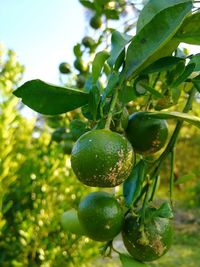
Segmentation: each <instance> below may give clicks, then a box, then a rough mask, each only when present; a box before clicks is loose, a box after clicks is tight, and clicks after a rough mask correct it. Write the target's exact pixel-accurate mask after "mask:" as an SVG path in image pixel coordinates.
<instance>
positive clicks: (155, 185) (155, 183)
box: [149, 175, 159, 201]
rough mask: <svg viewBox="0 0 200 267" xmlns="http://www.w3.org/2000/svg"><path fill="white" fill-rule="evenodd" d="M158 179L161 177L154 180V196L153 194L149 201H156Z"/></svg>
mask: <svg viewBox="0 0 200 267" xmlns="http://www.w3.org/2000/svg"><path fill="white" fill-rule="evenodd" d="M158 177H159V176H158V175H156V176H155V180H154V183H153V189H152V194H151V197H150V199H149V201H153V199H154V195H155V192H156V188H157V184H158Z"/></svg>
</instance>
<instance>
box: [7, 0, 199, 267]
mask: <svg viewBox="0 0 200 267" xmlns="http://www.w3.org/2000/svg"><path fill="white" fill-rule="evenodd" d="M80 3H81V4H82V5H83V6H84V7H86V8H87V9H89V10H90V12H91V20H90V25H91V26H92V28H93V31H94V29H95V30H97V36H98V37H97V39H93V38H92V42H90V44H88V43H86V42H85V38H83V40H82V42H80V43H78V44H76V45H75V46H74V50H73V52H74V55H75V57H76V59H75V61H74V69H73V68H70V70H72V72H68V73H67V75H68V77H69V78H68V79H67V84H66V85H65V86H64V87H61V86H56V85H50V84H47V83H44V82H43V81H39V80H32V81H28V82H26V83H25V84H23V85H22V86H20V87H18V89H17V90H15V91H14V95H15V96H17V97H20V98H21V99H22V102H23V103H24V104H26V105H28V106H29V107H30V108H32V109H34V110H35V111H37V112H40V113H41V114H44V115H50V116H52V115H56V116H54V117H45V120H46V121H47V123H48V124H49V125H51V126H52V123H53V125H56V127H55V128H57V127H63V128H64V131H63V132H62V131H61V133H60V136H61V138H60V137H59V138H58V139H57V144H56V143H55V141H56V140H55V139H54V140H53V138H52V139H51V140H50V139H49V136H48V135H47V134H46V133H45V131H44V129H45V128H44V127H40V129H39V138H34V136H32V137H31V143H32V144H34V148H37V149H36V151H35V150H34V153H33V147H30V148H29V149H27V150H26V153H27V152H28V153H27V154H28V155H29V157H27V158H25V159H24V162H26V163H27V162H28V170H31V174H30V176H27V174H26V172H25V171H24V166H26V164H24V162H22V163H23V164H21V168H19V169H17V170H16V174H17V176H18V177H19V176H22V177H31V180H30V178H29V179H28V180H27V181H26V179H25V180H24V179H23V180H22V179H21V180H17V181H16V182H15V184H12V183H11V184H10V185H9V193H8V194H6V195H5V198H4V201H3V206H4V205H5V204H4V203H6V205H8V207H7V209H5V212H4V213H5V215H4V216H5V218H6V220H7V221H6V224H5V225H4V226H3V227H4V228H3V230H5V227H6V225H8V226H10V228H11V229H12V231H13V232H14V235H13V236H15V237H16V238H17V240H19V243H20V248H19V246H16V247H15V249H14V254H15V253H16V254H15V255H14V257H13V262H12V264H13V266H17V263H16V262H15V260H16V259H17V260H18V258H19V262H20V261H21V257H22V253H19V250H20V249H21V246H22V245H23V246H27V244H28V245H29V246H30V250H27V251H26V256H24V255H23V258H25V259H26V262H25V264H32V265H33V266H34V264H35V266H38V265H39V264H40V265H41V266H56V265H57V266H60V265H63V264H65V263H66V264H69V266H70V264H71V263H72V264H73V261H74V265H75V266H76V264H77V263H78V262H80V261H81V259H82V258H83V255H82V254H81V253H80V252H79V249H80V248H81V247H83V248H84V246H87V243H86V241H87V238H86V239H84V240H83V239H80V238H79V237H78V236H73V235H72V236H71V235H70V234H69V233H67V234H64V233H63V232H62V230H61V229H60V226H59V224H58V218H59V216H58V215H60V213H61V211H63V209H65V210H67V209H71V208H72V207H74V208H76V207H77V205H78V203H79V201H80V198H81V196H82V193H83V192H84V193H85V192H86V191H87V190H86V188H85V187H84V186H82V187H81V186H80V185H79V184H78V182H76V181H75V180H73V178H72V176H71V169H70V168H69V167H66V162H65V160H67V159H68V157H67V156H66V157H65V156H63V153H62V152H63V151H61V150H62V149H63V144H64V143H65V141H66V140H68V141H69V140H70V141H71V142H74V141H76V140H77V139H78V138H79V137H80V136H81V135H82V134H83V133H85V132H86V131H88V130H94V129H104V128H105V129H107V130H108V129H112V131H119V132H120V134H121V135H126V129H123V128H122V127H118V126H119V125H115V124H114V123H113V122H114V118H115V116H116V115H119V114H120V115H121V116H119V119H118V121H119V122H121V119H122V114H123V111H124V109H125V108H126V109H127V110H128V112H129V114H132V113H134V112H138V111H143V112H145V114H147V116H149V118H152V119H153V118H154V119H161V120H163V119H167V120H168V121H169V123H170V125H171V127H170V136H169V139H168V142H167V144H166V146H165V147H163V148H162V149H161V150H159V151H158V152H157V153H156V154H153V155H150V156H149V155H148V156H146V155H143V156H141V155H136V157H135V166H134V167H133V171H132V173H131V176H130V177H129V178H128V179H127V181H125V183H124V185H123V189H122V187H119V188H118V192H117V194H116V197H117V198H118V199H119V201H120V204H121V205H122V206H123V208H124V216H126V215H127V213H132V214H133V215H134V216H137V222H138V223H139V226H140V228H139V233H140V235H141V237H142V236H145V229H144V222H145V218H146V217H147V218H148V216H149V213H148V210H149V206H152V205H153V206H154V205H155V206H156V203H155V202H154V197H155V193H156V192H158V193H159V190H158V187H159V181H160V175H162V168H163V166H164V164H168V168H167V172H165V176H166V175H167V176H168V177H169V179H168V182H167V183H166V182H165V185H166V184H167V186H168V190H169V191H170V193H169V196H168V195H167V197H168V201H167V202H164V203H163V204H162V205H161V206H160V208H159V209H158V211H159V212H156V213H155V214H154V215H155V217H157V218H160V217H165V218H171V217H172V216H171V208H172V207H173V204H174V193H173V192H174V186H175V185H176V180H175V175H174V170H175V149H174V148H175V146H176V143H177V139H178V136H179V133H180V130H181V128H182V126H183V123H184V122H187V123H189V124H192V125H194V126H196V127H197V128H200V119H199V114H195V111H196V110H195V109H194V107H196V106H197V105H198V103H199V99H198V94H197V92H199V91H200V89H199V87H200V86H199V71H200V69H199V56H198V55H188V54H187V53H186V52H185V51H184V50H183V51H182V50H181V49H180V48H179V44H180V43H181V42H185V43H190V44H199V36H198V32H199V30H200V26H199V25H200V24H198V23H197V21H198V20H199V10H198V9H196V8H195V1H189V0H175V1H166V0H162V1H159V2H158V1H156V0H155V1H154V0H152V1H149V2H148V3H147V4H146V5H145V7H144V8H143V10H142V12H141V13H140V15H139V19H138V22H137V25H136V23H135V22H131V23H129V22H128V21H129V20H128V14H127V10H128V8H127V7H131V8H132V11H133V14H132V17H134V14H135V10H136V9H137V8H136V7H137V6H136V5H132V4H131V3H130V2H129V1H125V0H121V1H109V0H101V1H97V0H93V1H90V0H84V1H82V0H81V1H80ZM94 20H96V21H94ZM111 20H114V21H115V22H117V21H119V22H121V21H123V22H124V28H123V29H122V31H116V30H115V29H114V28H112V27H109V22H110V21H111ZM135 26H136V34H134V33H133V31H132V29H133V28H134V27H135ZM89 37H90V36H87V38H89ZM90 40H91V39H90ZM74 73H75V76H73V75H74ZM61 74H63V75H66V73H63V72H61ZM70 77H71V80H73V78H72V77H75V79H74V80H73V81H72V82H71V84H70V83H69V81H70ZM68 84H69V85H68ZM77 108H78V109H77ZM192 108H193V113H194V114H191V113H192V112H191V110H192ZM188 113H189V114H188ZM171 120H173V122H174V121H175V123H173V124H172V123H171ZM22 125H23V123H21V124H20V125H19V127H20V126H22ZM80 125H81V127H80ZM40 126H41V125H40ZM53 127H54V126H53ZM23 128H24V127H23ZM32 129H33V128H32ZM64 136H65V137H64ZM20 137H21V136H20ZM52 137H53V136H52ZM142 137H143V136H141V138H142ZM143 138H144V137H143ZM24 145H25V144H23V146H22V149H23V148H24ZM43 145H44V146H43ZM38 159H39V160H38ZM105 160H106V156H105ZM168 160H169V161H168ZM90 167H91V168H92V166H90ZM25 169H26V168H25ZM26 171H27V170H26ZM32 174H33V176H32ZM66 175H69V178H68V181H67V186H68V187H67V188H70V190H69V191H67V193H69V192H70V194H71V198H72V199H71V201H68V200H67V199H68V198H69V195H68V196H65V193H66V189H65V188H63V177H65V176H66ZM189 177H190V175H189ZM71 179H72V181H71ZM187 179H189V178H188V176H186V178H185V177H184V178H182V180H181V178H180V181H184V182H185V181H186V180H187ZM76 183H77V185H76ZM30 184H31V185H30ZM70 185H71V187H70ZM18 186H19V187H20V189H21V188H23V192H24V191H25V192H27V191H26V190H30V191H28V194H29V197H27V199H26V198H25V200H24V201H21V200H22V199H21V197H22V195H23V194H21V190H19V191H18V190H16V188H18ZM59 186H60V187H59ZM76 186H77V187H76ZM58 188H59V194H58ZM88 191H89V189H88ZM46 192H47V193H48V194H47V193H46ZM122 193H123V196H124V198H123V197H121V195H122ZM54 195H55V197H54ZM66 195H67V194H66ZM65 197H66V198H65ZM165 197H166V195H165ZM12 198H14V200H12ZM30 199H31V200H34V203H33V202H32V201H30ZM65 199H66V200H67V201H68V205H66V204H65ZM37 200H38V201H39V203H40V204H38V203H37ZM29 201H30V202H29ZM8 203H10V204H8ZM15 203H17V204H18V203H20V204H18V205H19V206H20V205H24V206H25V209H27V206H26V205H28V207H30V206H29V205H33V206H32V207H33V208H34V209H33V208H32V209H30V210H31V212H32V211H33V210H34V211H36V214H35V215H34V216H33V217H32V214H29V213H27V214H28V218H30V221H28V222H29V223H27V217H26V216H27V214H26V215H25V220H24V218H23V215H19V218H18V216H17V214H18V213H17V212H16V210H17V211H18V206H16V207H15ZM27 203H29V204H27ZM169 203H170V205H171V207H170V206H169ZM125 204H126V205H125ZM9 205H11V207H9ZM34 205H36V206H34ZM40 205H41V206H42V207H40ZM12 206H13V207H14V210H15V212H11V210H12ZM24 206H23V207H24ZM55 207H56V208H55ZM169 207H170V209H169ZM20 209H22V208H21V206H20V208H19V210H20ZM20 214H21V213H20ZM169 215H170V217H169ZM6 216H7V217H6ZM9 216H11V219H10V221H9ZM45 216H46V217H45ZM55 216H56V217H55ZM7 218H8V219H7ZM15 218H16V220H17V225H18V227H19V222H21V223H22V221H23V222H24V221H25V223H24V224H23V223H22V229H21V228H20V229H18V231H16V229H17V227H16V228H15V227H13V228H12V225H13V221H14V220H15ZM33 218H34V219H33ZM35 218H36V219H35ZM55 218H56V219H55ZM31 220H32V221H31ZM9 222H10V224H9ZM11 222H12V223H11ZM34 223H36V224H38V225H37V227H36V230H35V229H34V228H33V226H35V225H34ZM43 226H44V228H45V229H46V228H47V229H48V231H45V229H44V232H43V231H41V230H40V228H42V229H43ZM23 227H24V228H23ZM54 227H55V228H54ZM21 230H22V231H21ZM15 231H16V232H15ZM29 231H30V232H29ZM4 234H7V232H4ZM11 236H12V235H11ZM30 236H31V237H30ZM38 236H40V237H41V236H42V239H41V240H42V246H41V247H39V246H38V244H37V240H38ZM66 236H67V237H68V242H67V244H65V245H66V247H65V250H63V249H64V248H63V247H62V246H61V245H57V246H55V247H51V244H52V243H53V242H55V238H57V241H58V244H63V242H65V241H64V240H63V239H64V238H65V237H66ZM32 237H33V239H34V241H35V242H32ZM70 237H71V239H70ZM84 241H85V242H84ZM147 241H148V240H147ZM9 242H10V243H11V242H12V239H11V238H10V237H9V234H8V241H7V244H10V243H9ZM19 243H17V242H16V243H15V244H19ZM33 243H34V245H33ZM56 244H57V243H56ZM90 244H91V243H90ZM88 246H90V245H88ZM74 247H75V248H76V249H74ZM38 248H40V250H38ZM51 249H52V250H51ZM4 251H6V249H5V248H4ZM114 251H115V252H117V253H118V254H119V255H120V259H121V263H122V265H123V266H124V267H125V266H126V267H127V266H129V265H132V263H134V264H135V265H136V264H137V265H142V266H145V263H144V264H143V263H141V264H139V263H136V262H134V261H135V260H134V259H133V258H130V257H126V256H123V254H121V253H120V252H119V251H116V250H115V249H114V247H113V241H112V240H111V241H109V242H108V243H107V244H105V246H104V249H103V255H111V252H114ZM6 253H7V252H5V253H3V255H6ZM59 253H61V254H62V255H64V256H65V255H66V257H64V256H63V257H61V256H60V255H61V254H59ZM95 253H96V251H95V250H93V249H92V250H91V254H90V253H89V252H88V253H87V254H86V255H84V260H87V257H90V256H91V255H94V254H95ZM12 255H13V254H12ZM59 256H60V257H59ZM6 257H8V256H6ZM81 257H82V258H81ZM45 261H46V264H49V265H45ZM42 262H44V265H42V264H43V263H42ZM14 264H15V265H14ZM5 266H6V265H5ZM18 266H20V265H18Z"/></svg>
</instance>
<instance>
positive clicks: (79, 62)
mask: <svg viewBox="0 0 200 267" xmlns="http://www.w3.org/2000/svg"><path fill="white" fill-rule="evenodd" d="M74 67H75V68H76V69H77V70H79V71H80V72H81V73H82V72H87V70H88V66H87V65H86V64H85V63H84V62H83V60H82V59H80V58H77V59H76V60H75V61H74Z"/></svg>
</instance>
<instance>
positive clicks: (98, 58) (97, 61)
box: [92, 51, 109, 81]
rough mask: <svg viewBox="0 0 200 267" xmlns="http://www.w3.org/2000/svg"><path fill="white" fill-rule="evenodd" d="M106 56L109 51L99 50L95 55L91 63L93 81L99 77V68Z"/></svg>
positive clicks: (101, 66) (100, 68)
mask: <svg viewBox="0 0 200 267" xmlns="http://www.w3.org/2000/svg"><path fill="white" fill-rule="evenodd" d="M108 57H109V53H108V52H107V51H100V52H98V53H97V54H96V55H95V58H94V60H93V63H92V77H93V79H94V81H96V80H97V79H98V78H99V76H100V74H101V70H102V68H103V66H104V63H105V61H106V60H107V58H108Z"/></svg>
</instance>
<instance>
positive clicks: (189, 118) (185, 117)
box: [147, 111, 200, 128]
mask: <svg viewBox="0 0 200 267" xmlns="http://www.w3.org/2000/svg"><path fill="white" fill-rule="evenodd" d="M147 116H148V117H152V118H158V119H178V120H181V121H186V122H188V123H190V124H192V125H194V126H196V127H198V128H200V118H198V117H196V116H193V115H189V114H187V113H181V112H175V111H174V112H164V111H160V112H148V113H147Z"/></svg>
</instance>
